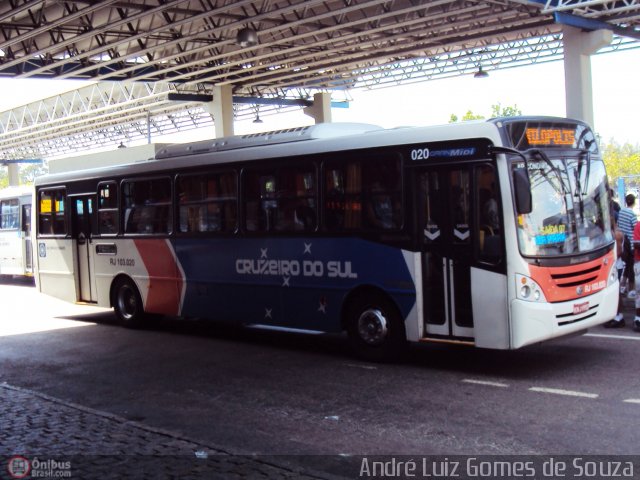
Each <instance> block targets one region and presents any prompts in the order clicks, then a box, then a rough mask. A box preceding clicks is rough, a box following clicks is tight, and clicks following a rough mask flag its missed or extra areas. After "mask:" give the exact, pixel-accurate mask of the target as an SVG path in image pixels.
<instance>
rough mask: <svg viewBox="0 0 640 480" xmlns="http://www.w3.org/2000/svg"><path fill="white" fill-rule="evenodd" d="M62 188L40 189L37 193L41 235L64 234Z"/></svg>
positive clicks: (65, 228)
mask: <svg viewBox="0 0 640 480" xmlns="http://www.w3.org/2000/svg"><path fill="white" fill-rule="evenodd" d="M65 195H66V194H65V191H64V189H55V190H41V191H40V192H39V194H38V227H39V232H40V234H41V235H65V234H66V233H67V225H66V221H65V201H66V198H65Z"/></svg>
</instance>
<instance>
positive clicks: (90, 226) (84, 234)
mask: <svg viewBox="0 0 640 480" xmlns="http://www.w3.org/2000/svg"><path fill="white" fill-rule="evenodd" d="M70 200H71V206H72V208H71V211H72V218H73V229H72V235H73V239H74V240H75V244H76V255H77V259H78V272H77V279H76V281H77V282H78V285H79V292H80V294H79V297H80V298H79V300H80V301H83V302H96V301H97V299H98V295H97V293H96V285H95V278H94V273H95V272H94V258H93V252H92V249H91V244H92V234H93V233H94V232H95V231H96V218H95V212H94V208H95V195H94V194H90V195H78V196H70Z"/></svg>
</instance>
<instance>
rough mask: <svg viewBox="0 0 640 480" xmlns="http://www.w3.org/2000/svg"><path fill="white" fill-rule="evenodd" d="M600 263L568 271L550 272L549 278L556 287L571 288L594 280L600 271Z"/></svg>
mask: <svg viewBox="0 0 640 480" xmlns="http://www.w3.org/2000/svg"><path fill="white" fill-rule="evenodd" d="M600 268H601V265H596V266H594V267H591V268H587V269H584V270H577V271H574V272H570V273H552V274H551V279H552V280H553V281H554V283H555V284H556V286H557V287H558V288H572V287H578V286H580V285H584V284H586V283H590V282H593V281H595V280H596V279H597V278H598V274H599V273H600Z"/></svg>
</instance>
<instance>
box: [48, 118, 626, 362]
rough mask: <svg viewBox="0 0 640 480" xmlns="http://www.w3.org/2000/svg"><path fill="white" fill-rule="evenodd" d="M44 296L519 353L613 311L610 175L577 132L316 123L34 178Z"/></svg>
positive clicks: (364, 348) (526, 126)
mask: <svg viewBox="0 0 640 480" xmlns="http://www.w3.org/2000/svg"><path fill="white" fill-rule="evenodd" d="M36 195H37V204H38V212H37V242H38V249H37V250H38V256H37V263H38V274H37V275H38V278H37V283H38V285H39V288H40V290H41V291H42V292H44V293H48V294H51V295H54V296H57V297H60V298H63V299H66V300H68V301H71V302H77V301H82V302H92V303H96V304H97V305H100V306H105V307H114V308H115V312H116V314H117V316H118V317H119V319H120V320H121V322H122V323H123V324H125V325H128V326H137V325H139V324H140V323H141V322H143V321H144V320H145V319H146V320H148V319H149V316H148V315H146V314H164V315H173V316H179V317H206V318H213V319H221V320H228V321H232V322H238V323H241V324H250V325H262V326H267V327H270V328H278V329H283V328H284V329H295V330H307V331H320V332H341V331H346V332H347V333H348V336H349V338H350V341H351V343H352V345H353V347H354V349H355V350H356V351H357V352H358V353H359V354H361V355H362V356H364V357H366V358H370V359H374V360H375V359H382V358H387V357H390V356H393V355H394V354H395V353H397V352H398V351H401V350H402V348H403V345H405V343H406V342H407V341H411V342H428V341H434V342H452V343H463V344H468V345H475V346H477V347H482V348H493V349H515V348H519V347H522V346H525V345H529V344H533V343H536V342H540V341H544V340H547V339H551V338H555V337H558V336H562V335H566V334H572V333H576V332H581V331H585V330H586V329H587V328H589V327H592V326H595V325H599V324H601V323H603V322H606V321H607V320H610V319H611V318H613V316H614V315H615V313H616V306H617V302H618V280H617V275H616V271H615V267H614V264H615V261H614V260H615V258H614V238H613V233H612V230H611V219H610V210H609V197H608V189H607V176H606V172H605V168H604V164H603V162H602V159H601V158H600V154H599V151H598V145H597V142H596V140H595V137H594V135H593V132H592V131H591V129H590V128H589V127H588V126H587V125H585V124H584V123H582V122H579V121H574V120H569V119H562V118H548V117H535V118H534V117H514V118H503V119H492V120H490V121H486V122H468V123H461V124H452V125H443V126H437V127H420V128H401V129H393V130H384V129H381V128H378V127H372V126H366V125H349V124H323V125H316V126H311V127H304V128H299V129H290V130H285V131H279V132H270V133H265V134H253V135H245V136H238V137H230V138H224V139H216V140H210V141H203V142H197V143H192V144H180V145H174V146H169V147H167V148H165V149H164V150H161V151H160V152H159V153H158V154H157V155H156V157H155V159H153V160H150V161H148V162H146V163H136V164H131V165H125V166H121V167H111V168H101V169H95V170H89V171H80V172H73V173H65V174H57V175H51V176H47V177H40V178H38V179H37V180H36Z"/></svg>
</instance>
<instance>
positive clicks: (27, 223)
mask: <svg viewBox="0 0 640 480" xmlns="http://www.w3.org/2000/svg"><path fill="white" fill-rule="evenodd" d="M21 215H22V235H23V236H24V271H25V273H33V249H32V247H31V204H30V203H26V204H22V212H21Z"/></svg>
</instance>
